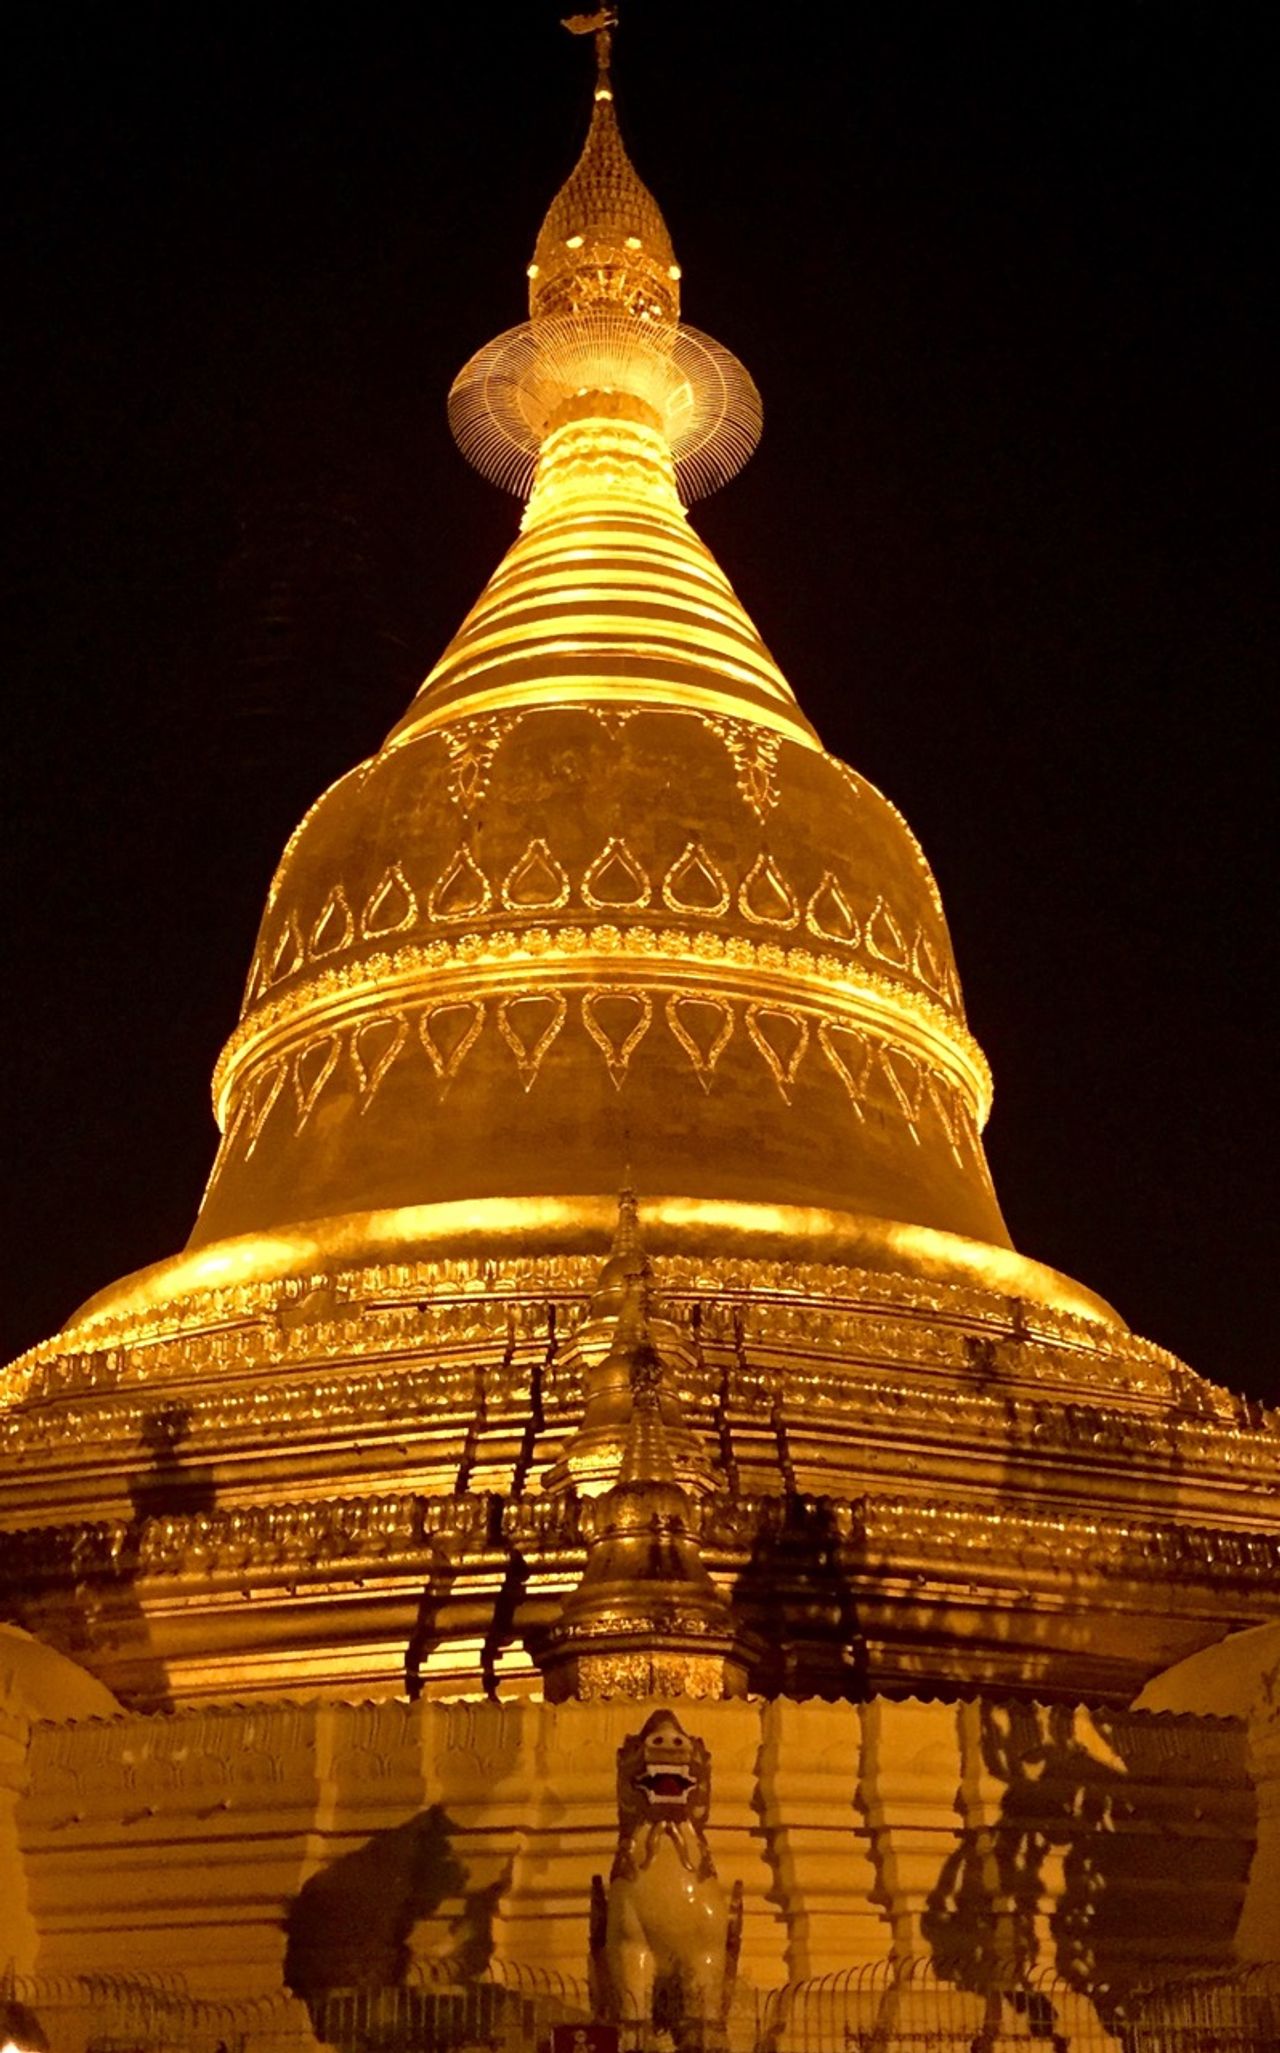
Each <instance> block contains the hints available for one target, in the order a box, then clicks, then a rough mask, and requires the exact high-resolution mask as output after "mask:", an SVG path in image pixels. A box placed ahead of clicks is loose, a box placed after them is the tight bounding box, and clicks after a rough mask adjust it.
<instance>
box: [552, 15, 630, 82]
mask: <svg viewBox="0 0 1280 2053" xmlns="http://www.w3.org/2000/svg"><path fill="white" fill-rule="evenodd" d="M560 26H561V28H566V29H568V31H569V34H570V35H571V36H594V37H595V39H596V70H597V72H598V74H599V78H600V81H601V82H603V81H605V80H606V79H607V78H608V76H609V51H610V48H611V45H612V43H613V31H614V29H616V28H617V26H618V10H617V8H616V7H598V8H597V9H596V11H595V13H594V14H567V15H565V16H564V17H563V18H562V20H561V23H560Z"/></svg>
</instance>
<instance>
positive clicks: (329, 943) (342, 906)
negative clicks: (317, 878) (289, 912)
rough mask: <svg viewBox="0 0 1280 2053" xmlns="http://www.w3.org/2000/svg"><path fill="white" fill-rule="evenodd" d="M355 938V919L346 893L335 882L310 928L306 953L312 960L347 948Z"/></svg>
mask: <svg viewBox="0 0 1280 2053" xmlns="http://www.w3.org/2000/svg"><path fill="white" fill-rule="evenodd" d="M354 939H355V921H354V920H353V919H352V917H351V907H350V906H349V905H348V904H347V894H346V892H345V891H344V890H343V888H342V886H341V884H335V885H334V887H333V889H332V891H331V892H330V893H329V896H328V897H327V898H326V899H325V902H324V906H323V909H322V911H321V914H320V917H319V919H318V920H317V921H316V923H315V925H314V927H312V929H311V941H310V945H309V947H308V950H307V952H308V954H309V955H310V957H311V960H312V961H313V962H316V961H318V960H319V959H320V958H321V957H322V956H325V955H336V954H337V953H338V951H339V950H340V949H342V948H349V947H350V946H351V943H352V941H353V940H354Z"/></svg>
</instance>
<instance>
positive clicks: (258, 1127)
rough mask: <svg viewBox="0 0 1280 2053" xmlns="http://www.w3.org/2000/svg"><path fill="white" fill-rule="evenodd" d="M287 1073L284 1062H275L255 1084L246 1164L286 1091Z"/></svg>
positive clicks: (248, 1128) (245, 1153) (245, 1156)
mask: <svg viewBox="0 0 1280 2053" xmlns="http://www.w3.org/2000/svg"><path fill="white" fill-rule="evenodd" d="M285 1073H286V1072H285V1065H284V1063H283V1062H273V1063H272V1064H271V1066H270V1068H268V1069H265V1070H264V1071H263V1072H262V1075H261V1076H260V1077H259V1078H258V1080H257V1082H256V1083H255V1084H254V1087H253V1107H252V1110H251V1111H250V1113H249V1119H248V1126H247V1129H246V1130H247V1132H248V1135H249V1141H248V1145H247V1147H246V1148H245V1151H244V1158H245V1161H246V1162H247V1161H248V1159H249V1157H250V1155H252V1153H253V1151H254V1149H255V1148H256V1147H257V1145H258V1142H259V1141H260V1139H261V1138H262V1129H263V1127H264V1126H265V1125H266V1123H267V1121H268V1119H269V1118H270V1117H271V1113H272V1109H273V1107H274V1105H275V1102H276V1099H277V1098H278V1097H279V1096H280V1093H281V1091H282V1090H283V1089H284V1080H285Z"/></svg>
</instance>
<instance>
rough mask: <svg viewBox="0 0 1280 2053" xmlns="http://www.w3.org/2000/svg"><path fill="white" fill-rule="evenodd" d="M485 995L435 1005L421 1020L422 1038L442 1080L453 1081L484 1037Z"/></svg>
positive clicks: (419, 1023)
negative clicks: (482, 1036)
mask: <svg viewBox="0 0 1280 2053" xmlns="http://www.w3.org/2000/svg"><path fill="white" fill-rule="evenodd" d="M483 1026H484V1000H483V998H459V999H455V1000H452V1001H451V1002H449V1003H447V1004H444V1005H433V1006H432V1007H431V1008H430V1010H429V1011H427V1012H424V1013H423V1015H422V1017H421V1019H420V1020H419V1021H418V1039H419V1040H420V1041H421V1043H422V1045H423V1048H424V1049H425V1051H426V1056H427V1060H428V1062H429V1063H430V1064H431V1067H432V1068H433V1069H434V1071H435V1073H436V1077H437V1079H438V1080H439V1082H440V1083H441V1084H442V1085H443V1084H448V1083H452V1081H453V1079H454V1077H455V1076H456V1075H457V1074H458V1071H459V1070H460V1069H461V1067H462V1065H463V1063H464V1062H465V1061H466V1058H467V1056H468V1055H469V1054H470V1052H471V1050H472V1048H474V1046H475V1044H476V1042H477V1041H478V1040H479V1038H480V1032H481V1029H482V1027H483Z"/></svg>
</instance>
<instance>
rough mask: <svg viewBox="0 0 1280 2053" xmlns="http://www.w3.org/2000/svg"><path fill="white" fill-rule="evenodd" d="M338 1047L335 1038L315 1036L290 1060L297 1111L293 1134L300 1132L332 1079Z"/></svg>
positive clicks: (338, 1043)
mask: <svg viewBox="0 0 1280 2053" xmlns="http://www.w3.org/2000/svg"><path fill="white" fill-rule="evenodd" d="M340 1048H341V1043H340V1041H339V1039H338V1036H337V1035H336V1034H317V1036H316V1038H315V1040H314V1041H308V1042H307V1045H306V1047H305V1048H300V1049H299V1050H298V1053H297V1054H296V1055H295V1056H294V1058H293V1095H294V1100H295V1102H296V1104H297V1107H298V1118H297V1124H296V1125H295V1126H294V1129H293V1130H294V1132H295V1134H299V1133H301V1132H302V1129H303V1127H304V1126H305V1125H306V1123H307V1121H308V1119H310V1117H311V1114H312V1113H313V1112H314V1111H315V1108H316V1101H317V1099H318V1098H319V1096H320V1093H321V1091H322V1090H323V1089H324V1087H325V1085H326V1084H327V1083H328V1081H329V1078H330V1077H331V1076H332V1075H333V1072H334V1070H335V1068H336V1067H337V1063H338V1054H339V1050H340Z"/></svg>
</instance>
